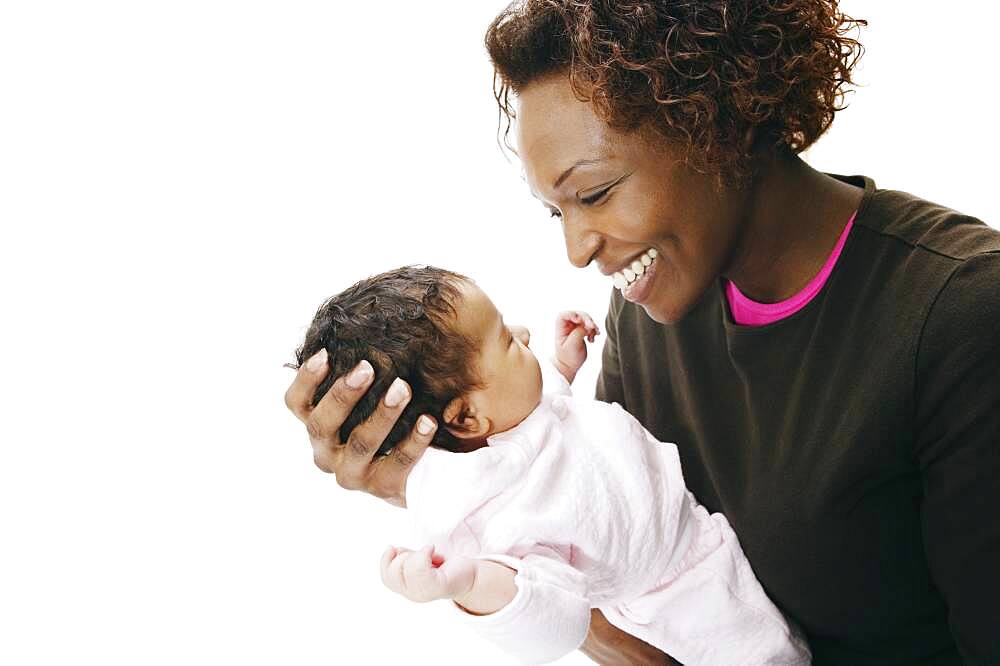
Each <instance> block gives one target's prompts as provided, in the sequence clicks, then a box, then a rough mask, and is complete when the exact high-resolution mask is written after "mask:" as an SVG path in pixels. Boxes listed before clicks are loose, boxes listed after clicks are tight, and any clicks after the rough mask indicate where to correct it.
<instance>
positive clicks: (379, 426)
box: [285, 349, 437, 506]
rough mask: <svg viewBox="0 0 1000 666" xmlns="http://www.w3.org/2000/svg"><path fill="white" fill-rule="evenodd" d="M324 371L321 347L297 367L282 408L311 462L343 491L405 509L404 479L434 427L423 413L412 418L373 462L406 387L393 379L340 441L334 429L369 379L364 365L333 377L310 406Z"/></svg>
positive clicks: (337, 429) (407, 392) (400, 408)
mask: <svg viewBox="0 0 1000 666" xmlns="http://www.w3.org/2000/svg"><path fill="white" fill-rule="evenodd" d="M328 372H329V365H328V363H327V353H326V350H325V349H322V350H320V351H319V352H318V353H317V354H316V355H314V356H313V357H312V358H310V359H309V360H308V361H306V362H305V363H303V364H302V367H300V368H299V370H298V372H297V373H296V375H295V381H293V382H292V385H291V386H289V387H288V391H287V392H286V393H285V405H287V406H288V409H290V410H291V411H292V413H293V414H295V416H296V417H298V419H299V420H300V421H302V422H303V423H304V424H305V425H306V430H307V431H308V433H309V441H310V442H311V443H312V447H313V461H314V462H315V463H316V466H317V467H319V468H320V469H321V470H323V471H324V472H328V473H331V474H334V475H335V476H336V477H337V483H339V484H340V485H341V487H343V488H347V489H348V490H363V491H364V492H366V493H370V494H372V495H375V496H376V497H381V498H382V499H384V500H386V501H387V502H389V503H390V504H394V505H396V506H406V497H405V490H406V477H407V475H408V474H409V473H410V469H411V468H412V467H413V464H414V463H415V462H416V461H417V460H418V459H419V458H420V456H421V455H422V454H423V452H424V450H425V449H426V448H427V446H428V445H429V444H430V442H431V438H433V437H434V431H435V430H436V429H437V423H436V422H435V421H434V419H433V418H431V417H430V416H427V415H426V414H425V415H423V416H421V417H420V418H419V419H417V423H416V425H415V427H414V428H413V431H412V432H410V434H409V436H408V437H407V438H406V439H404V440H403V441H402V442H400V443H399V444H398V445H397V446H396V447H395V448H394V449H393V450H392V452H391V453H390V454H389V455H386V456H382V457H380V458H379V459H377V460H373V459H372V458H373V457H374V455H375V452H376V451H378V448H379V446H380V445H381V444H382V440H384V439H385V438H386V436H387V435H388V434H389V431H390V430H391V429H392V426H393V425H394V424H395V423H396V419H398V418H399V415H400V414H401V413H402V412H403V408H404V407H406V404H407V403H408V402H409V401H410V387H409V386H408V385H407V383H406V382H404V381H403V380H402V379H397V380H396V381H395V383H393V385H392V386H390V387H389V390H388V391H386V395H385V398H383V400H382V401H381V402H380V403H379V406H378V407H377V408H376V409H375V412H374V413H373V414H372V415H371V416H370V417H369V418H368V420H367V421H365V422H364V423H362V424H360V425H359V426H357V427H356V428H354V430H352V431H351V434H350V436H349V437H348V438H347V441H346V442H342V441H340V426H341V425H343V423H344V421H345V420H346V419H347V416H348V415H349V414H350V413H351V410H352V409H354V406H355V405H356V404H357V403H358V400H360V399H361V396H363V395H364V394H365V391H367V390H368V387H369V386H370V385H371V382H372V378H373V377H374V376H375V375H374V371H373V370H372V366H371V364H370V363H368V361H361V363H359V364H358V366H357V367H356V368H354V370H352V371H351V372H349V373H348V374H346V375H344V376H343V377H339V378H338V379H337V381H335V382H334V383H333V386H331V387H330V390H329V391H328V392H327V393H326V395H324V396H323V399H322V400H320V401H319V404H317V405H316V406H315V407H312V406H311V404H312V398H313V395H314V394H315V393H316V387H318V386H319V384H320V382H322V381H323V378H324V377H326V375H327V373H328Z"/></svg>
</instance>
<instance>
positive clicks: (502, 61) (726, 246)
mask: <svg viewBox="0 0 1000 666" xmlns="http://www.w3.org/2000/svg"><path fill="white" fill-rule="evenodd" d="M858 25H864V22H863V21H855V20H854V19H851V18H849V17H847V16H845V15H844V14H843V13H841V12H840V11H839V9H838V6H837V3H836V2H835V1H834V0H799V1H789V2H783V3H732V2H722V1H712V0H704V1H701V2H684V3H679V2H678V3H673V2H628V3H624V2H623V3H607V2H570V1H559V0H526V1H523V2H515V3H513V4H512V5H510V6H509V7H508V8H507V10H505V11H504V12H502V13H501V14H500V15H499V16H498V17H497V18H496V19H495V20H494V22H493V23H492V25H491V26H490V28H489V30H488V31H487V35H486V45H487V49H488V50H489V53H490V56H491V58H492V60H493V63H494V65H495V67H496V71H497V85H496V97H497V101H498V104H499V107H500V111H501V113H502V114H505V115H506V117H507V118H508V120H509V121H510V122H512V124H513V127H514V129H515V134H516V143H517V150H516V152H517V153H518V156H519V157H520V159H521V161H522V164H523V166H524V171H525V177H526V180H527V182H528V185H529V187H530V188H531V190H532V193H533V194H534V196H535V197H536V198H538V199H540V200H541V201H542V202H543V203H544V204H545V205H546V206H547V207H549V208H550V209H551V210H552V213H553V215H555V216H557V217H559V218H561V221H562V225H563V234H564V237H565V243H566V253H567V255H568V257H569V260H570V262H571V263H572V264H573V265H574V266H577V267H581V268H582V267H585V266H588V265H590V264H591V263H595V264H597V266H598V267H599V268H600V270H601V272H602V273H604V274H605V275H610V276H613V279H614V285H615V287H616V289H617V292H620V294H619V293H617V292H616V293H615V294H614V296H613V297H612V299H611V304H610V310H609V315H608V320H607V330H608V341H607V343H606V346H605V350H604V359H603V367H602V374H601V378H600V382H599V385H598V397H600V398H601V399H604V400H608V401H614V402H618V403H620V404H622V405H623V406H624V407H625V408H626V409H627V410H628V411H630V412H631V413H633V414H634V415H635V416H636V417H637V418H638V419H639V420H640V421H641V422H642V423H643V424H644V425H645V426H646V427H647V428H649V429H650V430H651V431H652V432H653V433H654V434H655V435H656V436H657V437H658V438H659V439H660V440H663V441H672V442H676V443H677V445H678V447H679V449H680V452H681V454H680V455H681V459H682V461H683V463H684V468H685V477H686V478H687V479H688V480H689V487H691V489H692V490H693V492H694V493H695V495H696V496H697V497H698V498H699V499H700V500H702V501H703V502H704V503H705V504H706V506H708V507H710V508H711V509H712V510H715V511H721V512H723V513H724V514H725V515H726V516H727V517H728V518H729V519H730V521H733V525H734V529H735V530H736V532H737V533H738V534H739V537H740V540H741V542H742V543H743V545H744V548H745V549H746V551H747V554H748V556H749V558H750V561H751V563H752V564H753V566H754V569H755V572H756V574H757V575H758V576H759V577H760V579H761V581H762V583H763V584H764V587H765V589H767V590H768V591H769V593H771V594H772V595H773V596H774V599H775V601H776V603H777V605H778V606H779V607H781V608H782V609H783V610H785V611H787V612H788V613H789V614H790V615H791V616H792V617H793V618H794V619H796V620H797V621H798V622H800V623H801V624H802V625H803V628H804V629H805V631H806V633H807V635H808V636H809V639H810V641H811V643H812V648H813V655H814V658H815V660H816V663H820V664H845V665H846V664H862V663H888V662H893V663H895V662H897V661H900V660H915V661H919V662H920V663H935V664H938V663H941V664H944V663H948V664H951V663H958V662H959V661H960V659H961V657H964V658H966V659H973V658H983V659H993V660H996V659H1000V634H998V633H997V632H996V627H997V626H1000V614H998V613H997V612H996V610H995V608H996V606H995V603H994V602H993V599H995V598H996V596H997V595H998V594H1000V576H998V575H997V574H996V573H995V571H993V567H992V565H991V564H989V563H990V562H992V561H994V560H995V559H996V558H997V557H998V556H1000V552H998V547H997V543H1000V533H998V531H997V530H998V529H1000V528H997V527H996V526H990V527H984V526H982V525H980V524H978V522H977V521H976V519H975V518H973V517H972V516H975V515H977V514H978V513H979V511H977V510H976V509H977V507H985V506H992V505H993V504H996V503H998V502H1000V481H998V478H1000V464H998V462H997V461H998V458H997V456H996V448H995V446H996V444H995V443H996V441H997V438H998V437H1000V347H998V346H997V345H996V342H995V341H996V340H997V339H1000V323H998V322H1000V300H998V299H997V298H996V296H995V285H996V284H997V283H998V282H1000V233H997V232H996V231H994V230H992V229H990V228H988V227H987V226H986V225H984V224H983V223H982V222H980V221H979V220H976V219H974V218H970V217H968V216H964V215H961V214H959V213H957V212H955V211H952V210H949V209H947V208H944V207H941V206H938V205H936V204H932V203H929V202H927V201H924V200H921V199H919V198H917V197H914V196H912V195H909V194H905V193H901V192H893V191H889V190H879V189H878V188H876V187H875V184H874V182H873V181H872V180H871V179H869V178H865V177H860V176H856V177H844V176H837V175H834V174H825V173H822V172H819V171H816V170H814V169H812V168H811V167H810V166H809V165H807V164H806V163H805V162H804V161H803V160H802V159H801V158H800V157H799V156H798V153H800V152H801V151H802V150H804V149H805V148H806V147H808V146H809V145H811V144H812V143H813V142H814V141H815V140H816V139H817V138H818V137H819V136H820V135H821V134H822V133H823V132H824V131H825V130H826V129H827V128H828V127H829V125H830V123H831V122H832V120H833V116H834V113H835V112H836V111H837V110H839V108H840V107H839V106H838V100H840V98H841V97H842V94H843V91H842V87H843V86H844V85H845V84H847V83H850V82H851V70H852V68H853V67H854V64H855V62H856V60H857V56H858V55H859V53H860V45H859V44H858V42H857V41H855V40H854V39H852V38H849V37H847V36H846V35H847V33H848V32H849V31H850V29H851V28H852V27H855V26H858ZM510 127H511V125H508V130H509V129H510ZM505 136H506V133H505ZM646 261H650V263H648V264H647V263H646ZM984 467H985V468H988V469H989V470H990V472H989V473H983V469H984ZM974 469H975V470H979V471H978V472H974V471H973V470H974ZM845 544H849V546H845ZM593 626H594V627H595V629H594V630H593V631H592V633H591V636H590V638H589V639H588V643H587V645H586V646H585V649H586V650H587V651H588V653H589V654H591V655H592V656H595V657H596V656H599V658H600V659H601V660H602V661H603V660H608V659H611V660H618V659H620V660H623V661H630V660H631V661H636V660H640V661H641V660H645V659H649V658H650V656H649V654H648V653H645V652H643V650H646V649H647V648H648V646H644V645H643V644H641V642H639V641H636V640H634V639H631V638H629V637H627V636H623V635H622V634H621V633H620V632H616V631H614V629H613V628H611V627H609V626H608V625H607V623H604V622H600V621H596V622H595V623H594V625H593ZM630 650H633V652H630ZM960 655H961V657H960Z"/></svg>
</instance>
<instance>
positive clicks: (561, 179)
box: [552, 158, 603, 190]
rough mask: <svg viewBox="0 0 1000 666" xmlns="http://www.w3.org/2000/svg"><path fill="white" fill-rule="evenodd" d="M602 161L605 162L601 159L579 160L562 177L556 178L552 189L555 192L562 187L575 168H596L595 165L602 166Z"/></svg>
mask: <svg viewBox="0 0 1000 666" xmlns="http://www.w3.org/2000/svg"><path fill="white" fill-rule="evenodd" d="M602 161H603V160H601V159H600V158H595V159H589V160H579V161H578V162H576V163H574V164H573V165H572V166H570V168H568V169H566V170H565V171H563V172H562V175H560V176H559V177H558V178H556V182H554V183H553V184H552V189H553V190H558V189H559V186H560V185H562V184H563V183H564V182H566V179H567V178H569V175H570V174H571V173H573V170H574V169H575V168H577V167H578V166H594V165H597V164H600V163H601V162H602Z"/></svg>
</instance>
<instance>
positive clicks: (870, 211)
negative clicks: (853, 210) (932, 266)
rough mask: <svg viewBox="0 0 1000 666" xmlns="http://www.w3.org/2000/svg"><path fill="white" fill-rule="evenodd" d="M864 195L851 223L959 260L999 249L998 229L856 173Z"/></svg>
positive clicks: (888, 237)
mask: <svg viewBox="0 0 1000 666" xmlns="http://www.w3.org/2000/svg"><path fill="white" fill-rule="evenodd" d="M860 178H861V180H863V182H864V184H865V197H864V199H863V200H862V205H861V209H860V210H859V211H858V215H857V218H856V220H855V224H856V225H858V226H859V227H861V228H863V229H868V230H870V231H872V232H875V233H876V234H879V235H881V236H883V237H884V238H886V239H889V240H892V241H895V242H898V243H903V244H905V245H908V246H909V247H911V248H913V249H914V250H919V251H922V252H929V253H933V254H935V255H937V256H939V257H942V258H947V259H951V260H953V261H957V262H961V261H964V260H966V259H969V258H971V257H974V256H976V255H980V254H987V253H995V252H1000V230H998V229H995V228H993V227H991V226H990V225H989V224H987V223H986V222H984V221H983V220H981V219H979V218H977V217H975V216H974V215H970V214H968V213H965V212H961V211H958V210H955V209H954V208H951V207H949V206H946V205H942V204H939V203H936V202H934V201H930V200H928V199H925V198H923V197H920V196H917V195H915V194H911V193H909V192H905V191H902V190H894V189H879V188H877V187H875V184H874V181H872V180H871V179H870V178H867V177H860Z"/></svg>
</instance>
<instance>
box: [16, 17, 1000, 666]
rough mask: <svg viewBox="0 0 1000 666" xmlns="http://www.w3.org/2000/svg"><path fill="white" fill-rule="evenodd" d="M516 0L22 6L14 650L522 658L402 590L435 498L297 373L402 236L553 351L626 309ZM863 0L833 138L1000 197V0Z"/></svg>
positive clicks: (965, 196)
mask: <svg viewBox="0 0 1000 666" xmlns="http://www.w3.org/2000/svg"><path fill="white" fill-rule="evenodd" d="M503 4H504V3H503V2H502V1H496V2H495V1H492V0H491V1H488V2H487V1H476V2H471V1H462V2H458V1H449V2H430V3H422V2H412V1H409V0H399V1H396V2H382V3H373V2H372V3H369V2H346V3H335V2H304V1H292V2H287V1H286V2H273V1H272V2H263V1H258V2H248V1H242V2H223V1H221V0H198V1H190V0H174V1H172V2H158V3H153V2H124V1H123V2H117V3H116V2H108V1H102V2H45V3H42V2H3V3H2V4H0V8H2V9H0V290H2V318H3V322H4V323H3V325H2V328H0V340H2V344H0V400H2V402H0V410H2V416H0V447H2V449H0V662H2V663H4V664H76V663H101V664H181V663H183V664H304V665H305V664H350V663H373V664H383V663H417V664H423V663H436V664H467V663H475V664H504V663H507V660H506V659H505V658H504V656H503V655H502V654H500V653H498V652H497V651H496V650H495V649H493V648H492V647H491V646H489V645H484V644H480V643H479V642H478V641H477V639H476V638H475V637H473V636H470V635H468V634H466V633H465V632H464V631H463V630H461V629H460V628H459V627H458V626H457V625H456V624H455V623H454V622H453V619H454V618H453V617H451V614H450V612H449V608H448V607H447V605H446V604H444V603H443V602H442V603H438V604H430V605H423V606H418V605H415V604H411V603H409V602H407V601H405V600H403V599H402V598H398V597H395V596H394V595H392V594H391V593H389V592H388V591H386V590H385V589H383V587H382V585H381V583H380V581H379V577H378V574H377V562H378V557H379V554H380V553H381V551H382V549H383V547H384V546H385V544H386V543H387V542H388V541H389V540H390V539H391V538H392V537H391V535H392V534H394V533H396V530H397V528H398V523H400V519H401V517H402V512H401V511H399V510H396V509H392V508H390V507H388V506H386V505H383V504H382V503H381V502H379V501H377V500H374V499H372V498H369V497H367V496H363V495H361V494H358V493H348V492H345V491H342V490H341V489H340V488H339V487H338V486H337V485H336V483H335V482H334V480H333V479H332V478H331V477H329V476H326V475H324V474H323V473H321V472H319V471H318V470H317V469H315V468H314V467H313V464H312V459H311V451H310V448H309V445H308V443H307V440H306V436H305V432H304V430H303V428H302V427H301V426H300V424H299V423H298V422H297V421H295V419H294V418H293V417H292V415H291V414H290V413H288V412H287V411H286V410H285V408H284V406H283V404H282V394H283V393H284V390H285V388H286V386H287V384H288V383H289V381H290V380H291V377H292V373H291V371H290V370H287V369H284V368H282V364H283V363H285V362H287V361H289V360H290V359H291V354H292V351H293V349H294V348H295V346H296V344H297V343H298V342H299V340H300V337H301V336H302V334H303V332H304V329H305V326H306V325H307V324H308V322H309V320H310V318H311V315H312V313H313V311H314V309H315V307H316V306H317V305H318V304H319V303H320V302H321V301H322V300H323V299H324V298H325V297H326V296H328V295H330V294H332V293H334V292H336V291H339V290H340V289H342V288H344V287H346V286H348V285H349V284H350V283H352V282H354V281H355V280H357V279H359V278H361V277H363V276H366V275H369V274H372V273H374V272H378V271H381V270H384V269H388V268H392V267H395V266H399V265H401V264H405V263H431V264H437V265H441V266H445V267H448V268H451V269H454V270H458V271H462V272H465V273H468V274H470V275H471V276H473V277H474V278H475V279H476V280H477V281H478V282H479V283H480V284H481V285H482V286H483V287H484V288H485V289H486V291H487V292H488V293H489V294H490V295H491V296H492V297H493V299H494V301H495V302H496V303H497V304H498V306H499V307H500V309H501V310H502V311H504V313H505V316H506V318H507V320H508V321H511V322H516V321H520V322H523V323H526V324H528V325H530V326H531V327H532V329H533V331H534V333H535V339H534V341H533V346H534V347H535V348H536V350H541V351H542V352H544V353H547V352H548V349H549V344H550V342H549V328H550V326H551V317H552V315H553V314H554V313H555V312H556V311H557V310H559V309H564V308H568V307H575V308H583V309H588V310H590V311H591V312H592V313H593V314H594V315H595V316H596V317H599V318H600V319H601V320H603V316H604V311H605V304H606V299H607V297H608V295H609V292H610V284H609V282H608V281H607V279H606V278H603V277H601V276H600V275H599V274H598V273H597V272H596V270H595V269H593V268H591V269H588V270H587V271H577V270H575V269H573V268H572V267H571V266H570V265H569V264H568V262H567V261H566V260H565V255H564V251H563V247H562V239H561V236H560V232H559V227H558V224H557V222H556V221H554V220H550V219H549V218H548V216H547V213H546V211H545V210H544V209H543V208H542V207H541V206H540V205H539V204H538V203H537V202H536V201H535V200H534V199H533V198H532V197H531V196H530V195H529V194H528V191H527V188H526V186H525V185H524V184H523V183H522V182H521V180H520V177H519V169H518V167H517V166H516V164H510V163H508V162H507V161H506V160H505V158H504V156H503V155H502V153H501V152H500V150H499V148H498V147H497V143H496V130H497V113H496V108H495V103H494V100H493V98H492V94H491V85H492V70H491V68H490V66H489V63H488V60H487V58H486V55H485V51H484V49H483V47H482V33H483V30H484V28H485V26H486V25H487V23H488V21H489V20H490V18H492V16H493V15H494V14H495V13H496V12H497V11H498V10H499V9H500V8H501V7H502V6H503ZM842 6H843V7H844V9H845V10H846V11H848V13H852V12H854V13H856V15H857V16H859V17H861V18H868V19H869V20H870V22H871V23H870V26H869V27H868V28H867V29H866V30H865V31H864V32H863V42H864V43H865V45H866V47H867V54H866V55H865V57H864V59H863V60H862V66H861V68H860V69H859V70H858V78H859V80H860V82H861V83H862V84H863V87H862V88H860V90H859V91H858V92H857V94H856V95H854V96H853V97H852V98H851V106H850V108H849V109H848V110H846V111H844V112H842V113H841V114H840V115H839V116H838V117H837V120H836V122H835V123H834V126H833V129H832V130H831V132H830V133H829V134H828V135H827V136H826V137H825V138H823V139H822V140H821V142H820V143H819V144H818V145H817V146H816V147H815V148H813V149H812V150H811V151H810V152H809V153H808V154H807V156H806V157H807V159H808V160H809V161H810V162H811V163H812V164H813V165H814V166H816V167H817V168H820V169H823V170H826V171H833V172H838V173H845V174H848V173H850V174H854V173H864V174H866V175H869V176H871V177H873V178H874V179H875V180H876V182H877V183H878V185H879V186H881V187H892V188H898V189H904V190H907V191H910V192H913V193H916V194H919V195H921V196H923V197H925V198H928V199H931V200H934V201H938V202H940V203H944V204H946V205H949V206H951V207H953V208H957V209H960V210H962V211H964V212H967V213H970V214H972V215H976V216H978V217H981V218H983V219H986V220H988V221H991V222H992V223H994V224H996V222H997V221H998V220H1000V204H998V203H997V199H996V191H997V187H996V183H995V174H996V168H995V160H996V157H997V146H998V141H997V138H996V133H995V118H996V109H995V107H994V105H993V93H994V90H993V88H994V85H993V82H994V81H995V80H996V75H997V74H996V71H995V69H996V64H997V58H996V55H995V54H996V51H995V49H996V37H995V26H996V22H997V19H998V18H1000V11H998V10H997V9H994V8H992V3H984V2H976V1H972V0H966V1H954V2H950V3H946V4H944V5H942V3H939V2H930V1H919V2H916V1H913V0H908V1H906V2H904V1H902V0H896V1H893V2H889V1H884V2H862V1H861V0H851V1H850V2H847V1H845V2H843V3H842ZM595 351H596V350H595ZM595 356H596V354H595ZM595 361H596V358H592V361H591V363H589V364H588V366H587V368H586V369H585V372H584V374H582V375H581V378H580V379H579V380H578V382H579V384H580V386H579V390H580V391H583V392H590V391H591V390H592V386H593V382H594V376H595V374H596V372H597V369H598V368H597V363H596V362H595ZM564 663H566V664H572V663H589V662H587V660H586V659H584V658H583V657H582V656H580V655H579V654H577V655H572V656H570V657H567V658H566V659H565V660H564Z"/></svg>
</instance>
